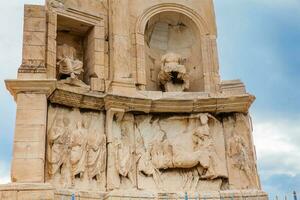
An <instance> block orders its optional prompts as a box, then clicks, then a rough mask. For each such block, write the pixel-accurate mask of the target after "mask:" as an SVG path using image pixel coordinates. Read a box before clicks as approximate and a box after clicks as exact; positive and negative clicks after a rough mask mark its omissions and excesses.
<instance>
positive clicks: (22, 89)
mask: <svg viewBox="0 0 300 200" xmlns="http://www.w3.org/2000/svg"><path fill="white" fill-rule="evenodd" d="M56 82H57V81H56V80H55V79H53V80H52V79H50V80H5V85H6V88H7V90H8V91H9V92H10V94H11V95H12V96H13V97H14V99H15V100H16V98H17V94H18V93H36V94H46V95H47V97H49V96H50V95H51V94H52V92H53V91H54V90H55V88H56Z"/></svg>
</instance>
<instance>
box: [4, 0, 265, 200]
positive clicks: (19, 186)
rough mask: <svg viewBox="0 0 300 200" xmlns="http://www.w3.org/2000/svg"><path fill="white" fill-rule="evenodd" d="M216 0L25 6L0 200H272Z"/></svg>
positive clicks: (87, 0) (51, 1)
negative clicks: (229, 62) (228, 67)
mask: <svg viewBox="0 0 300 200" xmlns="http://www.w3.org/2000/svg"><path fill="white" fill-rule="evenodd" d="M216 36H217V30H216V23H215V14H214V8H213V2H212V0H201V1H199V0H189V1H183V0H172V1H171V0H152V1H148V0H122V1H119V0H68V1H64V0H47V1H46V3H45V5H44V6H36V5H26V6H25V15H24V38H23V59H22V64H21V66H20V68H19V70H18V78H17V79H15V80H6V86H7V89H8V90H9V91H10V93H11V94H12V95H13V96H14V99H15V101H16V103H17V112H16V113H17V114H16V115H17V116H16V124H15V133H14V151H13V152H14V153H13V159H12V169H11V181H12V183H11V184H7V185H1V186H0V199H12V200H14V199H15V200H20V199H30V200H35V199H36V200H40V199H45V200H46V199H47V200H48V199H49V200H53V199H59V200H61V199H83V200H88V199H93V200H97V199H99V200H100V199H230V200H231V199H245V198H246V199H255V200H257V199H267V198H268V197H267V194H266V193H264V192H262V189H261V185H260V180H259V176H258V171H257V166H256V154H255V147H254V144H253V139H252V122H251V117H250V114H249V112H248V111H249V108H250V106H251V104H252V103H253V101H254V100H255V97H254V96H253V95H251V94H249V93H247V91H246V88H245V85H244V84H243V83H242V82H241V81H240V80H226V81H222V80H221V79H220V76H219V64H218V54H217V44H216Z"/></svg>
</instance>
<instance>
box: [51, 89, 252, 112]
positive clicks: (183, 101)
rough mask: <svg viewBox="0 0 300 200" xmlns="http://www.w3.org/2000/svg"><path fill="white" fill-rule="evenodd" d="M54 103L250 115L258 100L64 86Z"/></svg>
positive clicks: (204, 94)
mask: <svg viewBox="0 0 300 200" xmlns="http://www.w3.org/2000/svg"><path fill="white" fill-rule="evenodd" d="M49 99H50V102H52V103H57V104H61V105H65V106H70V107H78V108H86V109H93V110H104V109H105V110H109V109H110V108H118V109H123V110H125V111H126V112H128V111H138V112H145V113H151V112H158V113H162V112H168V113H186V112H211V113H230V112H242V113H247V112H248V110H249V108H250V106H251V104H252V103H253V102H254V100H255V97H254V96H252V95H250V94H247V93H245V94H238V95H226V94H218V95H214V96H210V95H209V94H208V93H201V92H198V93H195V92H193V93H189V92H186V93H182V92H174V93H172V92H171V93H168V92H166V93H163V92H145V91H144V92H141V91H136V93H135V95H128V96H126V94H122V95H121V94H118V95H116V94H111V93H107V94H103V93H95V92H88V91H86V90H83V89H78V88H77V89H74V88H72V87H66V86H64V85H58V88H57V89H56V90H55V92H54V93H53V94H52V95H51V96H50V98H49Z"/></svg>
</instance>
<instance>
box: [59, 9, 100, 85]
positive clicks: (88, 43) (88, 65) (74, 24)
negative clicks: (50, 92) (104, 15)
mask: <svg viewBox="0 0 300 200" xmlns="http://www.w3.org/2000/svg"><path fill="white" fill-rule="evenodd" d="M94 29H95V26H94V25H92V24H89V23H87V22H85V21H81V20H78V19H74V18H70V17H66V16H62V15H58V16H57V37H56V61H57V63H58V62H59V61H60V60H61V58H62V57H65V56H68V57H72V58H73V59H71V60H72V62H73V64H72V65H73V66H74V70H75V71H76V73H77V74H76V76H77V78H78V79H79V80H81V81H83V82H84V83H85V84H87V85H90V77H91V76H92V72H93V71H94V68H95V67H94V63H95V48H94V44H95V41H94V39H95V31H94ZM81 66H82V69H83V72H80V71H81V70H80V68H81ZM76 69H77V70H76ZM70 76H71V75H70V74H68V71H66V72H65V73H61V72H60V70H59V66H58V65H57V67H56V78H57V79H58V80H63V79H66V78H68V77H70Z"/></svg>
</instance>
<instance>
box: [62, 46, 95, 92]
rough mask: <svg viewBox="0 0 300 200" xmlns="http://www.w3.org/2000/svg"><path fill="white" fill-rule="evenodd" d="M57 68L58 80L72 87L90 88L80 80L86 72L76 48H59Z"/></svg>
mask: <svg viewBox="0 0 300 200" xmlns="http://www.w3.org/2000/svg"><path fill="white" fill-rule="evenodd" d="M57 67H58V78H59V79H61V80H62V82H64V83H66V84H69V85H72V86H77V87H84V88H89V86H87V85H86V84H85V83H84V82H83V81H81V80H80V79H79V76H80V75H81V74H82V73H83V72H84V70H83V62H82V61H81V60H79V59H78V58H77V52H76V49H75V48H74V47H72V46H69V45H67V44H63V45H59V46H58V47H57Z"/></svg>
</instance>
